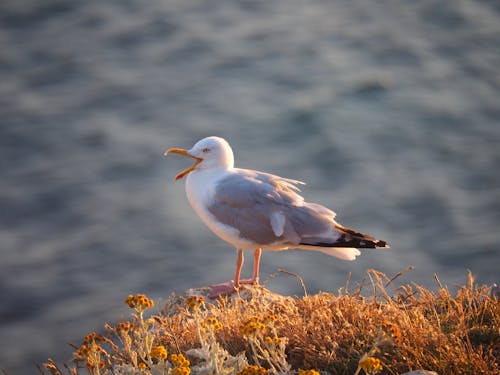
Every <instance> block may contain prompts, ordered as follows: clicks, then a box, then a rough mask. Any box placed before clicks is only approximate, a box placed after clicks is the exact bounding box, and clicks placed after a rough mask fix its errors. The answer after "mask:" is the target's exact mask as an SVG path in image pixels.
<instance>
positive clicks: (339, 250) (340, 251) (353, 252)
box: [315, 247, 361, 260]
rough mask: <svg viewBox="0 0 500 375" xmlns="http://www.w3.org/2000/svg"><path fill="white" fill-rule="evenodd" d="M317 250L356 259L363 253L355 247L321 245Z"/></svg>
mask: <svg viewBox="0 0 500 375" xmlns="http://www.w3.org/2000/svg"><path fill="white" fill-rule="evenodd" d="M315 250H318V251H321V252H322V253H323V254H326V255H330V256H332V257H336V258H340V259H344V260H355V259H356V257H357V256H358V255H361V251H359V250H358V249H355V248H354V247H319V248H316V249H315Z"/></svg>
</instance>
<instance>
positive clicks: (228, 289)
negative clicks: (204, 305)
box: [208, 249, 245, 298]
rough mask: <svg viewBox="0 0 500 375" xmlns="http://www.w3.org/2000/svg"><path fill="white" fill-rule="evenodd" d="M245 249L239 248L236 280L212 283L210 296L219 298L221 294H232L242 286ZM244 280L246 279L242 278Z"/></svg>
mask: <svg viewBox="0 0 500 375" xmlns="http://www.w3.org/2000/svg"><path fill="white" fill-rule="evenodd" d="M244 260H245V258H244V256H243V249H238V256H237V258H236V272H235V274H234V281H228V282H226V283H222V284H216V285H210V287H209V288H210V293H209V294H208V296H209V297H210V298H217V297H219V296H230V295H231V294H233V293H234V292H236V291H237V290H238V289H239V287H240V275H241V268H242V267H243V261H244ZM242 281H244V280H242Z"/></svg>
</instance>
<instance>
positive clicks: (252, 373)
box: [236, 366, 268, 375]
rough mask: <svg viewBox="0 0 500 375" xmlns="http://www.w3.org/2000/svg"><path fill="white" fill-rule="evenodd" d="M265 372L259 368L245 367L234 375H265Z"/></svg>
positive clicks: (262, 368)
mask: <svg viewBox="0 0 500 375" xmlns="http://www.w3.org/2000/svg"><path fill="white" fill-rule="evenodd" d="M267 373H268V372H267V370H266V369H265V368H264V367H260V366H247V367H245V368H244V369H243V370H241V371H239V372H238V373H236V375H267Z"/></svg>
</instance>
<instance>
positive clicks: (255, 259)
mask: <svg viewBox="0 0 500 375" xmlns="http://www.w3.org/2000/svg"><path fill="white" fill-rule="evenodd" d="M261 252H262V251H261V249H260V248H257V249H255V250H254V251H253V276H252V278H251V279H248V280H240V283H241V284H252V285H259V266H260V254H261Z"/></svg>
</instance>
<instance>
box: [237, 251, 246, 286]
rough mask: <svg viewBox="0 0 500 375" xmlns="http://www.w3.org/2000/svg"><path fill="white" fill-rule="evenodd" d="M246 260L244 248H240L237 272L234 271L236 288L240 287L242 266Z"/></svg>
mask: <svg viewBox="0 0 500 375" xmlns="http://www.w3.org/2000/svg"><path fill="white" fill-rule="evenodd" d="M244 261H245V257H244V255H243V249H238V258H237V260H236V272H235V273H234V287H235V288H236V289H239V287H240V275H241V268H242V267H243V262H244Z"/></svg>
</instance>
